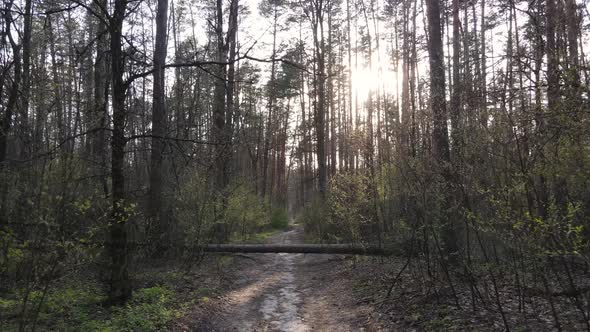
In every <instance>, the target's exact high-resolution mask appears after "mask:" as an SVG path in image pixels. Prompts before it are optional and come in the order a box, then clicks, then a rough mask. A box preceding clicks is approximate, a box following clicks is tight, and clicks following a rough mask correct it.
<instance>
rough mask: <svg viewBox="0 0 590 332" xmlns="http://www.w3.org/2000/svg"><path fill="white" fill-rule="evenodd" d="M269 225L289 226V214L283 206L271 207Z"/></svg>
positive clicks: (276, 226) (274, 226)
mask: <svg viewBox="0 0 590 332" xmlns="http://www.w3.org/2000/svg"><path fill="white" fill-rule="evenodd" d="M270 226H271V227H272V228H274V229H286V228H287V227H289V216H288V215H287V210H286V209H284V208H273V209H272V213H271V216H270Z"/></svg>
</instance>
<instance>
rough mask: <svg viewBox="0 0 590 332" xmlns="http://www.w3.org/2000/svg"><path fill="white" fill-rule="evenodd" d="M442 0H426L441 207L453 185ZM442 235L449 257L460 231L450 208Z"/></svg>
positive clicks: (446, 203) (447, 202)
mask: <svg viewBox="0 0 590 332" xmlns="http://www.w3.org/2000/svg"><path fill="white" fill-rule="evenodd" d="M439 1H440V0H426V6H427V16H428V34H429V37H430V38H429V42H428V55H429V60H430V103H431V108H432V114H433V120H434V121H433V128H432V145H433V156H434V159H435V162H436V166H437V167H438V168H439V169H440V170H441V173H442V174H441V175H442V177H443V181H444V182H445V185H444V187H445V189H443V190H445V192H444V193H443V195H444V197H443V202H442V203H443V207H442V211H447V210H448V209H449V208H450V207H451V201H452V194H450V193H449V189H450V187H451V186H452V179H451V176H450V170H449V163H450V153H449V138H448V131H447V109H446V100H445V69H444V63H443V59H444V55H443V45H442V36H441V25H440V3H439ZM441 224H442V238H443V242H444V245H445V252H446V254H447V257H448V256H449V255H450V254H452V253H455V252H456V251H457V235H456V234H455V229H454V227H453V222H452V221H451V220H450V218H449V213H448V212H443V216H442V218H441Z"/></svg>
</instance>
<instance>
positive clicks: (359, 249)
mask: <svg viewBox="0 0 590 332" xmlns="http://www.w3.org/2000/svg"><path fill="white" fill-rule="evenodd" d="M197 249H201V250H203V251H205V252H227V253H290V254H333V255H371V256H388V255H391V254H393V253H392V252H391V251H388V250H386V249H384V248H380V247H374V246H358V245H352V244H209V245H207V246H205V247H202V248H197Z"/></svg>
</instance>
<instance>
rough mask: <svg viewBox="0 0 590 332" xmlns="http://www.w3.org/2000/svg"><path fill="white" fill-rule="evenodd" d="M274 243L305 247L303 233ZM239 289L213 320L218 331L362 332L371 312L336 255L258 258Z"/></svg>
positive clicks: (242, 276)
mask: <svg viewBox="0 0 590 332" xmlns="http://www.w3.org/2000/svg"><path fill="white" fill-rule="evenodd" d="M270 243H285V244H297V243H303V229H302V228H301V227H297V226H296V227H294V228H293V229H292V230H289V231H285V232H282V233H280V234H277V235H275V236H273V237H272V238H271V240H270ZM248 257H251V259H248V260H249V261H250V262H249V263H248V264H246V265H245V266H243V267H242V269H241V270H240V271H239V273H238V274H237V275H238V278H239V279H238V280H237V281H236V283H237V287H236V288H235V290H234V291H232V292H230V293H229V294H228V295H227V296H226V297H225V300H226V301H224V302H225V305H224V306H223V308H222V309H221V310H220V312H219V313H218V314H217V315H215V317H213V318H212V319H211V321H210V325H209V328H210V329H212V330H214V331H294V332H295V331H296V332H299V331H359V330H363V329H362V328H361V325H362V324H361V323H362V320H363V317H366V315H367V313H368V308H364V307H363V306H362V305H360V306H359V305H357V301H356V300H355V299H354V297H353V295H352V290H351V288H352V287H351V285H350V281H349V278H346V276H345V275H343V273H346V269H341V268H339V267H341V266H342V265H343V264H344V260H345V258H344V257H343V256H335V255H304V254H252V255H249V256H248Z"/></svg>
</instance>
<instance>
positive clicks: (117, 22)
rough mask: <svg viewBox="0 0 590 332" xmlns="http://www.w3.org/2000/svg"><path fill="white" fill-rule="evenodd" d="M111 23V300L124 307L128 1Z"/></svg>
mask: <svg viewBox="0 0 590 332" xmlns="http://www.w3.org/2000/svg"><path fill="white" fill-rule="evenodd" d="M114 7H115V8H114V12H113V15H112V18H111V21H110V24H109V25H110V26H109V32H110V35H111V75H112V81H113V94H112V105H113V106H112V107H113V136H112V139H111V146H112V152H111V177H112V188H113V190H112V191H113V195H112V198H113V211H112V216H111V221H110V223H109V244H108V247H109V253H110V256H111V287H110V291H109V300H110V302H111V303H113V304H123V303H125V302H127V300H129V298H131V281H130V280H129V272H128V251H127V228H126V221H127V220H128V218H129V216H128V213H129V212H128V208H127V206H126V204H127V203H126V202H125V198H126V197H125V196H126V195H125V176H124V173H123V171H124V165H125V144H126V140H125V122H126V120H127V111H126V110H125V97H126V94H127V86H126V84H125V82H124V81H123V72H124V69H125V64H124V54H123V51H122V37H123V36H122V35H123V20H124V18H125V11H126V7H127V1H126V0H116V1H115V3H114Z"/></svg>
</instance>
